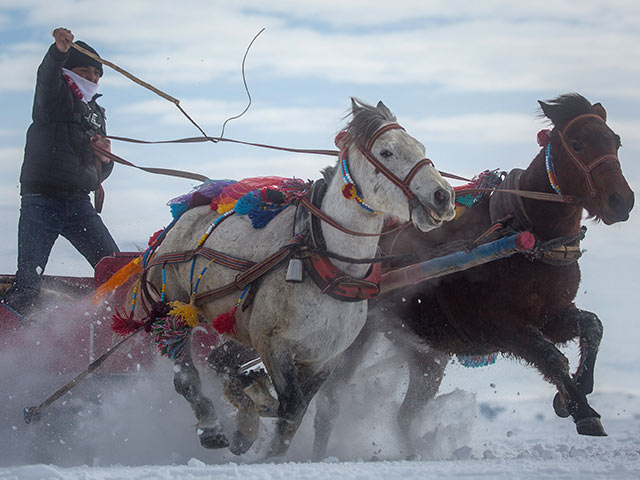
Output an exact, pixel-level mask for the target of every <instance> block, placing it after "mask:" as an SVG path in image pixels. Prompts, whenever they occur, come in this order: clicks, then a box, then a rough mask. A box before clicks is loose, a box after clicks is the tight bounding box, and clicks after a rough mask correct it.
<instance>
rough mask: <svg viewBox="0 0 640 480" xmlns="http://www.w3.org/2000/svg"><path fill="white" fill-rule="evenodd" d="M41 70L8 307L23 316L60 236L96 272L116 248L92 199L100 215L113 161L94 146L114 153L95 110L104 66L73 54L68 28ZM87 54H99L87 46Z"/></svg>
mask: <svg viewBox="0 0 640 480" xmlns="http://www.w3.org/2000/svg"><path fill="white" fill-rule="evenodd" d="M53 38H54V39H55V43H54V44H53V45H51V47H49V50H48V51H47V53H46V55H45V57H44V59H43V61H42V63H41V64H40V67H39V68H38V74H37V80H36V91H35V96H34V102H33V111H32V124H31V126H30V127H29V129H28V131H27V139H26V145H25V154H24V162H23V164H22V171H21V174H20V185H21V191H20V194H21V208H20V220H19V224H18V270H17V272H16V277H15V282H14V284H13V285H12V287H11V288H10V289H9V290H8V291H7V293H6V295H5V298H4V299H3V303H4V304H6V305H7V306H9V307H10V308H12V309H13V310H15V311H16V312H18V313H20V314H25V313H28V312H29V310H30V309H31V308H32V307H33V306H34V305H35V303H36V301H37V298H38V295H39V292H40V282H41V276H42V274H43V272H44V269H45V266H46V264H47V260H48V258H49V254H50V253H51V249H52V248H53V244H54V242H55V241H56V239H57V238H58V236H59V235H62V236H64V237H65V238H67V239H68V240H69V241H70V242H71V244H73V246H74V247H75V248H76V249H77V250H78V251H79V252H80V253H81V254H82V255H83V256H84V257H85V258H86V259H87V260H88V261H89V263H90V264H91V265H92V266H94V267H95V265H96V264H97V263H98V261H99V260H100V259H101V258H102V257H104V256H107V255H110V254H111V253H113V252H117V251H118V247H117V245H116V243H115V241H114V240H113V238H112V237H111V234H110V233H109V231H108V230H107V228H106V227H105V225H104V223H103V222H102V219H101V218H100V216H99V215H98V212H97V211H96V210H95V209H94V208H93V206H92V205H91V202H90V199H89V193H90V192H92V191H93V192H96V207H97V208H98V209H99V205H98V204H99V201H98V200H99V199H100V198H101V195H100V194H101V193H102V187H101V183H102V181H103V180H104V179H105V178H107V177H108V176H109V174H110V173H111V171H112V169H113V161H112V160H109V158H107V157H105V156H104V155H100V154H96V153H94V150H93V149H92V148H91V143H92V142H95V143H96V144H97V145H99V146H100V147H102V148H103V149H104V150H107V151H110V143H109V140H108V139H106V138H104V135H106V127H105V114H104V109H103V108H102V107H101V106H100V105H98V104H97V103H96V99H97V98H98V97H99V96H100V95H99V94H98V93H97V90H98V82H99V80H100V78H101V77H102V73H103V70H102V64H101V63H100V62H98V61H97V60H94V59H93V58H91V57H89V56H88V55H85V54H83V53H81V52H79V51H78V50H76V49H75V48H72V47H71V44H72V42H73V39H74V36H73V34H72V33H71V31H70V30H67V29H66V28H56V29H55V30H54V31H53ZM77 45H79V46H81V47H82V48H84V49H86V50H88V51H90V52H92V53H96V52H95V50H94V49H93V48H91V47H90V46H89V45H87V44H86V43H84V42H80V41H79V42H77Z"/></svg>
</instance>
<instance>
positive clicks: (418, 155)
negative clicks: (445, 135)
mask: <svg viewBox="0 0 640 480" xmlns="http://www.w3.org/2000/svg"><path fill="white" fill-rule="evenodd" d="M351 107H352V112H351V114H352V119H351V122H350V123H349V124H348V125H347V127H346V129H345V130H344V132H343V134H341V135H339V136H338V140H337V143H338V147H339V148H340V150H341V152H342V154H343V156H344V155H346V161H345V159H341V162H342V164H341V165H339V168H342V169H343V176H344V170H345V168H346V169H347V170H348V174H349V176H350V178H351V179H352V183H353V185H354V186H353V187H352V188H351V191H349V188H347V189H346V190H345V196H350V195H352V196H354V197H357V198H359V199H360V200H362V201H364V202H366V205H367V206H368V207H370V208H371V209H374V210H376V211H378V212H381V213H384V214H386V215H389V216H393V217H397V218H398V219H400V220H401V221H411V222H412V223H413V224H414V225H415V226H416V227H417V228H419V229H420V230H422V231H423V232H427V231H429V230H432V229H434V228H437V227H439V226H440V225H442V223H443V222H445V221H448V220H451V219H452V218H453V217H454V216H455V210H454V201H455V196H454V192H453V188H452V187H451V185H449V183H448V182H447V181H445V180H444V179H443V178H442V176H441V175H440V173H439V172H438V171H437V170H436V169H435V168H434V166H433V164H432V163H431V161H430V160H428V159H426V158H425V148H424V145H422V144H421V143H420V142H419V141H418V140H416V139H415V138H413V137H412V136H410V135H409V134H408V133H407V132H405V130H404V129H403V128H402V127H401V126H400V125H398V124H397V123H395V122H396V117H395V116H394V115H393V113H391V111H390V110H389V109H388V108H387V107H386V106H385V105H384V104H383V103H382V102H379V103H378V105H377V107H373V106H371V105H367V104H365V103H363V102H362V101H360V100H358V99H354V98H352V99H351ZM345 181H347V183H349V182H348V180H345Z"/></svg>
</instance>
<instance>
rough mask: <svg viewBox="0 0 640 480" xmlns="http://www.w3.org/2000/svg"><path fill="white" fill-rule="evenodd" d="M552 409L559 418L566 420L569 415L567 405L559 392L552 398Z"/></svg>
mask: <svg viewBox="0 0 640 480" xmlns="http://www.w3.org/2000/svg"><path fill="white" fill-rule="evenodd" d="M553 409H554V410H555V412H556V415H557V416H559V417H560V418H567V417H568V416H569V415H571V414H570V413H569V410H567V403H566V402H565V401H564V397H563V396H562V395H560V392H558V393H556V396H555V397H553Z"/></svg>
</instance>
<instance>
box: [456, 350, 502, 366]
mask: <svg viewBox="0 0 640 480" xmlns="http://www.w3.org/2000/svg"><path fill="white" fill-rule="evenodd" d="M456 357H458V361H459V362H460V364H461V365H462V366H463V367H467V368H478V367H486V366H487V365H492V364H494V363H496V360H497V359H498V354H497V353H496V352H494V353H490V354H489V355H456Z"/></svg>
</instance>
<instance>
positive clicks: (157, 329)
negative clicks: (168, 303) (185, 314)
mask: <svg viewBox="0 0 640 480" xmlns="http://www.w3.org/2000/svg"><path fill="white" fill-rule="evenodd" d="M190 331H191V328H189V326H188V325H187V324H186V323H185V322H184V321H183V320H182V318H181V317H178V316H173V317H166V318H161V319H158V321H157V322H155V323H154V324H153V326H152V327H151V332H152V333H153V341H154V342H155V343H156V346H157V347H158V350H160V353H161V354H162V355H164V356H165V357H169V358H170V359H171V360H178V361H179V360H182V357H183V356H184V353H185V348H186V346H187V339H188V338H189V332H190Z"/></svg>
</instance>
